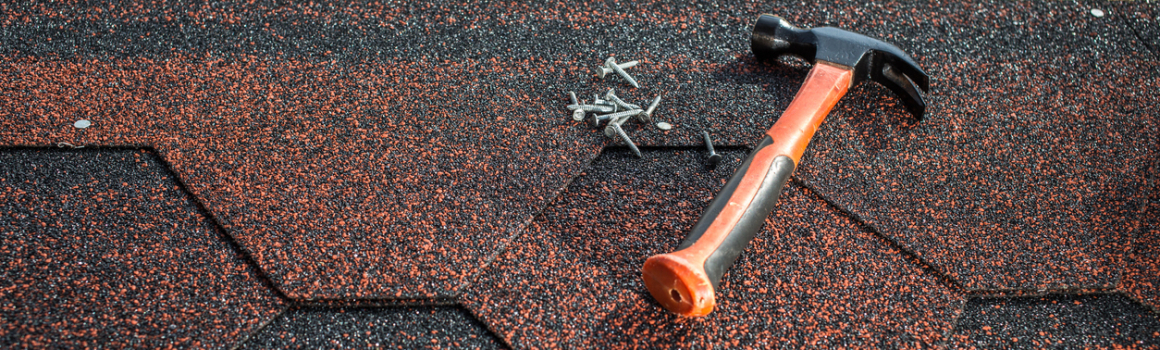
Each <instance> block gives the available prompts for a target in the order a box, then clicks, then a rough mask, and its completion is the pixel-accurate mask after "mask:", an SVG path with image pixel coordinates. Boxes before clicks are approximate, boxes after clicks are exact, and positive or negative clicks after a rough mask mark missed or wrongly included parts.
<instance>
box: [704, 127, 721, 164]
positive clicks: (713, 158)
mask: <svg viewBox="0 0 1160 350" xmlns="http://www.w3.org/2000/svg"><path fill="white" fill-rule="evenodd" d="M701 135H703V136H705V147H708V148H709V167H710V168H714V167H716V166H717V163H718V162H720V161H721V155H720V154H717V151H716V150H714V149H713V139H711V138H709V132H708V131H701Z"/></svg>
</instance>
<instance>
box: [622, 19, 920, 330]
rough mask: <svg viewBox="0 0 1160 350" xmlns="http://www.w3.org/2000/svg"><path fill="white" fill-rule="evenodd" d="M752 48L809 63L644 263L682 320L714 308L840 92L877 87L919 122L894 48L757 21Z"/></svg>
mask: <svg viewBox="0 0 1160 350" xmlns="http://www.w3.org/2000/svg"><path fill="white" fill-rule="evenodd" d="M750 49H751V50H753V55H754V56H756V57H757V59H759V60H776V59H777V58H778V57H779V56H781V55H796V56H800V57H802V58H804V59H806V60H808V61H811V62H813V63H814V67H813V68H812V69H811V70H810V73H809V75H807V76H806V81H805V83H804V84H802V87H801V89H800V90H798V92H797V95H795V96H794V98H793V101H792V102H790V104H789V107H786V109H785V112H783V113H782V115H781V118H779V119H778V120H777V122H776V123H774V124H773V127H771V128H769V130H767V131H766V132H765V134H766V136H765V138H764V139H762V140H761V143H759V144H758V145H757V147H756V148H755V149H754V150H753V151H752V152H751V153H750V154H749V158H748V159H746V160H745V162H744V163H742V164H741V167H740V168H739V169H737V172H735V173H734V174H733V177H732V178H730V179H729V182H727V183H726V184H725V187H724V188H723V189H721V192H720V193H718V194H717V197H716V198H714V199H713V201H712V202H710V203H709V207H708V209H706V210H705V212H704V213H703V214H701V219H700V220H698V221H697V225H696V226H693V230H692V232H689V235H688V236H687V237H686V238H685V240H684V242H682V243H681V245H680V246H679V247H678V248H677V251H676V252H672V253H668V254H659V255H654V256H652V257H649V258H648V260H646V261H645V263H644V268H643V276H642V277H643V278H644V284H645V286H647V287H648V290H649V293H651V294H652V296H653V298H655V299H656V300H657V301H658V302H660V303H661V305H663V306H664V307H665V308H666V309H668V310H669V311H672V312H674V313H677V314H680V315H684V316H705V315H708V314H709V313H710V312H712V311H713V306H714V305H716V303H717V302H716V298H715V289H716V288H717V286H718V284H720V282H721V276H722V275H724V274H725V271H726V270H728V269H729V267H730V266H731V265H733V263H734V262H735V261H736V260H737V257H738V256H739V255H741V251H742V250H744V249H745V246H746V245H748V244H749V241H751V240H753V237H754V235H756V234H757V230H758V229H760V228H761V225H762V223H764V221H765V218H766V217H767V216H769V213H770V211H772V210H773V205H774V203H776V202H777V198H778V196H780V195H781V190H782V187H784V186H785V183H786V181H788V180H789V177H790V175H791V174H792V173H793V171H794V169H796V168H797V166H798V162H799V161H800V160H801V157H802V153H803V152H805V149H806V145H807V144H809V142H810V138H811V137H813V135H814V132H816V131H817V130H818V126H819V125H821V124H822V120H823V119H825V118H826V115H827V114H829V112H830V109H832V108H834V105H835V104H837V103H838V100H839V99H841V98H842V95H845V94H846V90H848V89H849V88H851V87H853V86H854V85H856V84H858V83H859V82H861V81H864V80H870V81H874V82H877V83H879V84H882V85H884V86H886V87H887V88H889V89H890V90H891V91H893V92H894V93H896V94H898V95H899V96H901V98H902V102H903V103H904V104H905V105H906V109H907V110H909V111H910V113H911V114H912V115H914V117H915V118H918V119H920V120H921V119H922V115H923V113H925V111H926V102H925V101H923V98H922V95H921V94H920V93H919V92H918V89H922V91H923V92H926V91H927V90H928V79H929V78H928V77H927V75H926V73H925V72H923V71H922V68H919V67H918V64H917V63H915V62H914V60H913V59H911V58H910V56H908V55H907V54H906V53H904V52H902V50H899V49H898V48H897V47H895V46H893V45H890V44H887V43H885V42H882V41H880V40H877V39H872V38H870V37H867V36H865V35H861V34H857V33H853V32H849V31H846V30H842V29H838V28H832V27H820V28H814V29H809V30H805V29H800V28H796V27H794V26H792V25H790V24H789V23H788V22H786V21H785V20H784V19H782V18H781V17H777V16H773V15H768V14H765V15H761V16H760V17H759V18H758V19H757V24H756V25H755V26H754V27H753V35H752V36H751V37H750Z"/></svg>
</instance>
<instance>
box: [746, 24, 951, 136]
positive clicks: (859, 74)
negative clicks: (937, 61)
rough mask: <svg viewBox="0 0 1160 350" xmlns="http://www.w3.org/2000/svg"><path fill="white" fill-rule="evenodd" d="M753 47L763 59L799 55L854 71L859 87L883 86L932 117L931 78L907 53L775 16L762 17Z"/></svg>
mask: <svg viewBox="0 0 1160 350" xmlns="http://www.w3.org/2000/svg"><path fill="white" fill-rule="evenodd" d="M750 48H751V49H752V50H753V54H754V56H757V59H760V60H776V59H777V58H778V57H779V56H781V55H795V56H799V57H801V58H803V59H806V60H808V61H810V62H811V63H816V61H819V60H820V61H826V62H830V63H837V64H840V65H843V66H847V67H850V69H852V70H853V71H854V75H853V82H852V84H853V85H857V84H858V83H859V82H861V81H863V80H870V81H874V82H877V83H879V84H882V85H883V86H885V87H887V88H889V89H890V90H891V91H894V93H895V94H898V96H899V97H901V98H902V102H903V103H904V104H905V105H906V109H907V110H909V111H910V113H911V114H913V115H914V116H915V117H916V118H919V119H921V118H922V115H923V113H925V112H926V101H924V100H923V98H922V94H921V93H919V92H918V89H922V91H923V92H926V91H928V89H929V85H928V84H929V79H930V78H929V77H927V75H926V72H923V71H922V68H919V67H918V64H917V63H915V62H914V60H913V59H911V58H910V56H909V55H907V54H906V53H905V52H902V50H899V49H898V48H897V47H895V46H894V45H890V44H887V43H885V42H883V41H881V40H878V39H874V38H870V37H868V36H865V35H862V34H858V33H854V32H849V31H845V30H842V29H838V28H833V27H819V28H813V29H801V28H797V27H794V26H792V25H790V24H789V23H788V22H786V21H785V19H782V18H781V17H778V16H774V15H761V17H760V18H758V19H757V25H756V26H754V27H753V36H752V37H750Z"/></svg>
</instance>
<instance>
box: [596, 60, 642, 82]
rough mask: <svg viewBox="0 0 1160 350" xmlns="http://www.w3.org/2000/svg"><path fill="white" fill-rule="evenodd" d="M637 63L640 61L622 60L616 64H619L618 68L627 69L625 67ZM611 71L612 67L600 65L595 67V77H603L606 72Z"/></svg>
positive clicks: (633, 65) (630, 66)
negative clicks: (622, 61)
mask: <svg viewBox="0 0 1160 350" xmlns="http://www.w3.org/2000/svg"><path fill="white" fill-rule="evenodd" d="M638 63H640V62H637V61H628V62H624V63H621V64H617V66H620V69H627V68H632V67H635V66H636V65H637V64H638ZM612 72H613V70H612V68H608V66H606V65H600V67H596V77H597V78H600V79H604V76H605V75H608V73H612Z"/></svg>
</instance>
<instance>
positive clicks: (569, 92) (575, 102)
mask: <svg viewBox="0 0 1160 350" xmlns="http://www.w3.org/2000/svg"><path fill="white" fill-rule="evenodd" d="M568 98H571V99H572V104H574V105H578V104H580V100H578V99H576V92H575V91H568Z"/></svg>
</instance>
